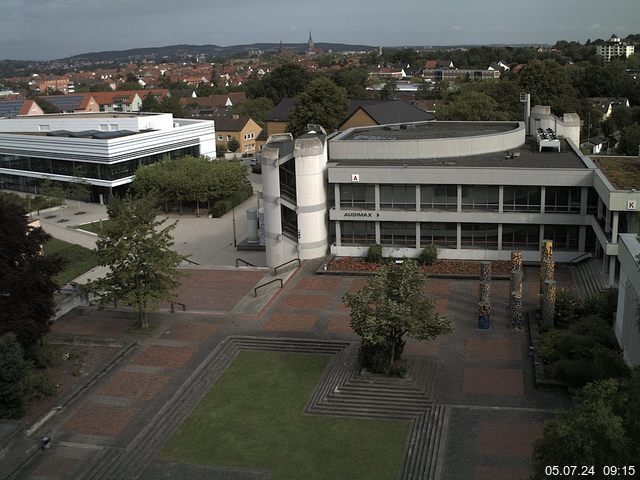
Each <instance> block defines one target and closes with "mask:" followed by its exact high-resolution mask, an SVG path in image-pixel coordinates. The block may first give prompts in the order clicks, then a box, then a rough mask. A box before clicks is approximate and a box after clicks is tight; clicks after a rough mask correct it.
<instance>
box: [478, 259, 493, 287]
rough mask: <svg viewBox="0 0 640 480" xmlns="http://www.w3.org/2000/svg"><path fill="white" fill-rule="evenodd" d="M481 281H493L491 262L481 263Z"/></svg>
mask: <svg viewBox="0 0 640 480" xmlns="http://www.w3.org/2000/svg"><path fill="white" fill-rule="evenodd" d="M480 281H481V282H490V281H491V262H480Z"/></svg>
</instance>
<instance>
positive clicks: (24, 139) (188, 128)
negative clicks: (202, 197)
mask: <svg viewBox="0 0 640 480" xmlns="http://www.w3.org/2000/svg"><path fill="white" fill-rule="evenodd" d="M185 155H194V156H198V155H204V156H208V157H211V158H215V156H216V146H215V129H214V122H212V121H208V120H195V119H178V118H173V116H172V115H171V114H170V113H147V114H140V113H138V114H135V113H128V114H124V113H120V114H118V113H83V114H64V115H60V114H54V115H36V116H29V117H18V118H3V119H0V186H1V187H2V188H9V189H13V190H20V191H29V192H35V191H36V190H37V186H38V185H39V183H40V182H41V181H42V180H43V179H49V180H53V181H61V182H73V181H77V180H78V178H83V179H84V180H85V181H86V182H87V183H88V184H89V185H90V186H91V187H92V192H93V197H94V199H96V200H97V199H98V198H99V197H100V195H102V197H103V198H106V196H108V195H110V194H112V193H113V192H114V191H116V192H117V191H118V189H122V188H126V186H127V185H128V184H129V183H131V181H132V180H133V176H134V173H135V170H136V168H138V166H140V165H149V164H151V163H155V162H159V161H162V160H169V159H175V158H179V157H182V156H185Z"/></svg>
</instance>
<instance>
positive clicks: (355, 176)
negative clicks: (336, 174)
mask: <svg viewBox="0 0 640 480" xmlns="http://www.w3.org/2000/svg"><path fill="white" fill-rule="evenodd" d="M351 181H352V182H359V181H360V174H358V173H352V174H351Z"/></svg>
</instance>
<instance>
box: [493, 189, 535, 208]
mask: <svg viewBox="0 0 640 480" xmlns="http://www.w3.org/2000/svg"><path fill="white" fill-rule="evenodd" d="M502 208H503V211H505V212H539V211H540V187H526V186H508V185H507V186H505V187H504V195H503V202H502Z"/></svg>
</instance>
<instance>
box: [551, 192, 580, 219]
mask: <svg viewBox="0 0 640 480" xmlns="http://www.w3.org/2000/svg"><path fill="white" fill-rule="evenodd" d="M544 211H545V212H546V213H580V188H579V187H547V188H546V193H545V201H544Z"/></svg>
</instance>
